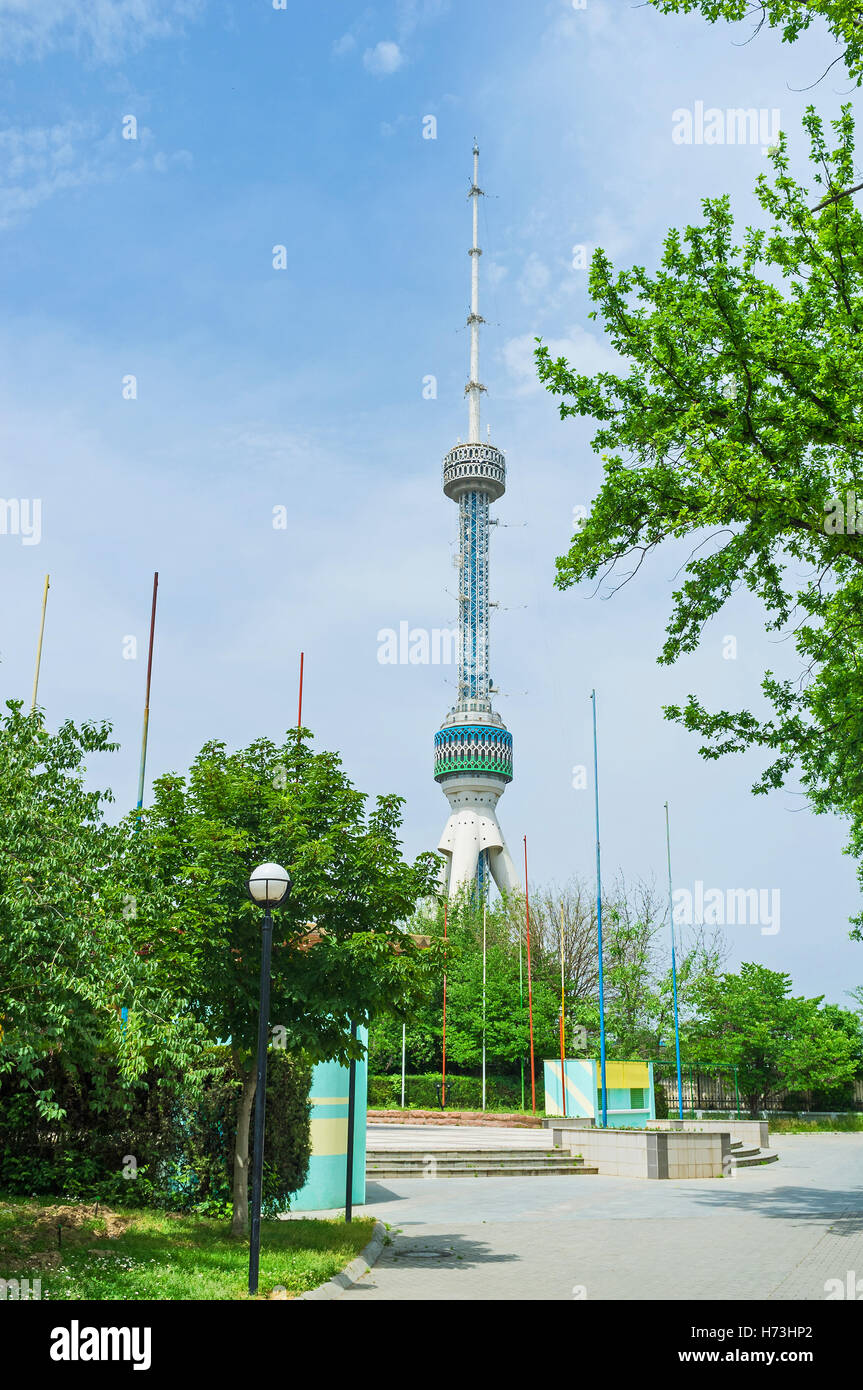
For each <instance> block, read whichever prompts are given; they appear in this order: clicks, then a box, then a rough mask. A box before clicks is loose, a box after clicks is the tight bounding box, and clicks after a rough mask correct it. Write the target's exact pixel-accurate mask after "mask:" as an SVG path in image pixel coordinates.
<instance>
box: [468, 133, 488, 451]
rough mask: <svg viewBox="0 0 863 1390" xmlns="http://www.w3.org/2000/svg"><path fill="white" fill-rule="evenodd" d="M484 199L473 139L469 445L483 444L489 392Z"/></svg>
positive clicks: (469, 316)
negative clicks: (482, 281)
mask: <svg viewBox="0 0 863 1390" xmlns="http://www.w3.org/2000/svg"><path fill="white" fill-rule="evenodd" d="M483 196H484V195H483V190H482V189H481V188H480V186H479V145H478V144H477V142H476V140H474V142H473V182H472V183H471V186H470V192H469V193H468V197H469V198H471V199H472V200H473V243H472V245H471V248H470V251H469V252H468V254H469V256H470V258H471V267H470V314H469V315H468V320H467V322H468V327H469V328H470V381H469V382H468V384H467V386H466V387H465V388H464V389H465V395H466V396H468V397H469V398H470V400H469V421H468V436H467V437H468V443H469V444H479V442H480V438H479V402H480V396H481V395H482V392H483V391H484V390H485V389H486V388H485V387H484V386H483V384H482V382H481V381H480V379H479V326H480V324H481V323H485V319H484V318H483V317H482V314H481V313H480V311H479V258H480V256H481V255H482V251H481V250H480V245H479V200H480V198H481V197H483Z"/></svg>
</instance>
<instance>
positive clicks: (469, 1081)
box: [369, 1067, 545, 1110]
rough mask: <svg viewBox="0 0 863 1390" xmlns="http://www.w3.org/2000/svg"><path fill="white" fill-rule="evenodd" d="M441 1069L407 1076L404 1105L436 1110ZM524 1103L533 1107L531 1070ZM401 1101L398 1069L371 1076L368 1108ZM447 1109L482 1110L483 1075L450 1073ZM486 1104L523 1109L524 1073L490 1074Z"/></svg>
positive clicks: (541, 1102) (540, 1105)
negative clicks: (531, 1102)
mask: <svg viewBox="0 0 863 1390" xmlns="http://www.w3.org/2000/svg"><path fill="white" fill-rule="evenodd" d="M440 1079H441V1077H440V1072H426V1073H425V1074H424V1075H420V1076H406V1077H405V1105H406V1106H407V1107H408V1108H409V1109H411V1110H436V1109H437V1108H438V1107H439V1105H440V1099H439V1096H438V1092H437V1089H436V1088H437V1087H438V1086H439V1085H440ZM524 1099H525V1106H526V1108H527V1109H528V1110H529V1109H530V1070H529V1068H527V1067H526V1068H525V1073H524ZM401 1103H402V1078H401V1073H400V1072H399V1073H398V1074H396V1075H391V1076H370V1077H369V1109H370V1110H392V1109H398V1108H399V1107H400V1106H401ZM536 1107H537V1109H538V1110H543V1109H544V1108H545V1091H544V1089H543V1085H542V1072H541V1071H540V1070H539V1069H537V1074H536ZM446 1108H447V1110H481V1109H482V1077H481V1076H456V1075H452V1074H448V1075H447V1079H446ZM486 1108H487V1109H488V1110H520V1109H521V1076H520V1075H519V1074H517V1075H515V1076H489V1077H487V1079H486Z"/></svg>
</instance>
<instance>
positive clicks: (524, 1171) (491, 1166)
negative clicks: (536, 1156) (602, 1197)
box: [366, 1157, 599, 1182]
mask: <svg viewBox="0 0 863 1390" xmlns="http://www.w3.org/2000/svg"><path fill="white" fill-rule="evenodd" d="M598 1172H599V1169H598V1168H588V1167H586V1166H585V1165H584V1164H582V1163H561V1164H553V1165H545V1164H543V1165H538V1164H536V1163H531V1162H530V1161H529V1160H528V1161H527V1162H525V1163H488V1162H487V1161H486V1160H485V1158H484V1157H480V1160H479V1162H477V1163H470V1164H464V1165H455V1164H446V1163H438V1164H436V1165H435V1167H434V1168H433V1169H430V1168H426V1167H424V1166H423V1165H422V1164H415V1165H412V1166H410V1167H409V1166H408V1165H406V1164H405V1165H403V1166H401V1165H391V1164H380V1165H379V1166H375V1167H371V1168H370V1167H368V1165H367V1166H366V1177H367V1179H368V1180H369V1181H370V1182H381V1181H388V1182H398V1181H400V1180H402V1179H405V1178H417V1179H426V1180H430V1179H435V1178H554V1177H564V1178H565V1177H570V1178H576V1177H581V1176H588V1175H590V1174H594V1173H598Z"/></svg>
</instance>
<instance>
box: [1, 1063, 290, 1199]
mask: <svg viewBox="0 0 863 1390" xmlns="http://www.w3.org/2000/svg"><path fill="white" fill-rule="evenodd" d="M211 1060H212V1068H211V1072H210V1076H209V1078H208V1080H207V1081H206V1082H205V1083H204V1086H203V1089H202V1091H201V1092H200V1093H199V1094H196V1095H194V1096H191V1095H189V1094H187V1093H185V1092H184V1090H183V1088H182V1086H180V1085H178V1084H177V1083H176V1081H173V1082H172V1081H171V1080H170V1079H169V1078H166V1077H164V1076H160V1075H158V1074H149V1075H147V1076H146V1077H144V1078H142V1083H141V1085H140V1086H139V1087H136V1088H135V1089H134V1090H133V1091H129V1090H121V1089H118V1088H117V1087H116V1084H115V1083H116V1075H115V1074H112V1073H111V1072H110V1069H109V1070H108V1073H107V1077H106V1075H102V1076H100V1077H99V1079H98V1080H99V1085H98V1087H97V1086H95V1085H94V1083H93V1078H91V1077H88V1076H86V1075H79V1074H77V1073H74V1072H72V1071H70V1070H68V1069H67V1068H65V1066H64V1064H63V1059H62V1056H60V1055H59V1054H58V1055H55V1056H53V1057H51V1058H50V1059H48V1061H47V1063H46V1071H47V1072H49V1073H50V1081H51V1084H52V1085H53V1086H54V1088H55V1091H56V1095H57V1099H58V1101H59V1103H60V1104H61V1105H62V1106H63V1108H64V1110H65V1111H66V1114H65V1116H64V1118H63V1119H62V1120H51V1121H46V1120H44V1119H43V1118H42V1117H41V1116H39V1115H38V1113H37V1111H36V1105H35V1096H34V1094H33V1092H32V1091H31V1090H30V1089H29V1088H28V1087H26V1086H22V1085H21V1083H20V1081H19V1079H18V1078H16V1077H15V1076H12V1075H5V1076H0V1187H2V1188H3V1190H5V1191H7V1192H10V1193H14V1194H17V1195H21V1196H42V1195H46V1196H49V1195H50V1196H55V1197H61V1198H63V1199H65V1200H69V1201H79V1200H94V1199H97V1198H98V1199H99V1200H101V1201H106V1202H108V1201H110V1202H113V1203H115V1204H119V1203H125V1204H127V1205H136V1206H158V1207H167V1208H169V1209H172V1210H175V1211H196V1212H200V1213H201V1214H203V1215H208V1216H222V1215H226V1214H230V1211H231V1188H232V1175H233V1149H232V1137H233V1127H234V1117H235V1114H236V1097H237V1093H238V1091H239V1089H240V1084H241V1083H240V1080H239V1077H238V1076H237V1074H236V1072H235V1069H234V1064H233V1060H232V1058H231V1054H230V1050H229V1049H228V1048H215V1049H213V1053H212V1059H211ZM310 1079H311V1071H310V1067H309V1065H308V1064H307V1063H306V1062H305V1061H304V1060H298V1059H296V1058H293V1057H290V1056H288V1055H287V1054H286V1053H283V1052H275V1051H274V1052H272V1053H271V1054H270V1058H269V1063H268V1078H267V1123H266V1133H265V1139H264V1189H263V1199H264V1209H265V1210H269V1211H274V1210H276V1209H284V1208H285V1207H286V1206H287V1205H288V1199H289V1197H290V1194H291V1193H293V1192H296V1191H297V1190H298V1188H300V1187H302V1185H303V1183H304V1181H305V1177H306V1173H307V1171H308V1163H309V1155H310V1147H311V1146H310V1138H309V1112H310V1104H309V1098H308V1097H309V1085H310ZM130 1159H134V1163H131V1162H130Z"/></svg>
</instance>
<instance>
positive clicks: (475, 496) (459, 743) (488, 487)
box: [434, 145, 518, 894]
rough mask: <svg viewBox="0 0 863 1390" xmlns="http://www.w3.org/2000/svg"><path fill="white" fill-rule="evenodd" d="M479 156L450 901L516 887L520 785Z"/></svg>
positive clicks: (449, 744) (444, 846) (447, 845)
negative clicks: (515, 818)
mask: <svg viewBox="0 0 863 1390" xmlns="http://www.w3.org/2000/svg"><path fill="white" fill-rule="evenodd" d="M482 196H483V192H482V189H481V188H480V187H479V149H478V148H477V146H476V145H474V149H473V182H472V184H471V188H470V192H469V194H468V197H469V198H470V199H471V201H472V205H473V244H472V245H471V247H470V251H469V255H470V257H471V301H470V314H469V315H468V320H467V323H468V327H469V328H470V380H469V381H468V383H467V386H466V387H465V395H466V396H467V397H468V410H469V416H468V438H467V443H465V444H461V443H459V444H456V446H455V448H453V449H450V451H449V453H448V454H447V455H446V458H445V459H444V463H443V490H444V493H445V494H446V496H447V497H449V498H450V499H451V500H452V501H453V502H455V503H457V505H458V513H459V514H458V527H459V584H458V690H457V698H456V702H455V704H454V706H453V708H452V709H451V710H450V712H449V714H448V715H447V717H446V719H445V720H444V722H443V724H442V725H441V727H440V729H439V730H438V732H437V733H436V734H435V770H434V775H435V780H436V781H437V782H439V783H440V785H441V787H442V789H443V792H444V794H445V796H446V798H447V800H448V802H449V805H450V817H449V820H448V821H447V823H446V827H445V828H444V832H443V835H442V836H441V839H440V843H439V845H438V850H439V851H440V852H441V853H442V854H444V855H445V856H446V860H447V864H446V874H445V877H446V888H447V891H448V893H449V894H453V893H455V892H458V890H459V889H461V888H463V887H469V888H471V887H473V886H474V885H476V887H477V888H478V890H479V891H480V892H485V891H486V888H487V883H488V876H489V874H490V875H491V877H492V878H493V879H494V881H495V883H496V884H497V886H498V888H499V890H500V891H501V893H508V892H511V891H512V890H513V889H515V888H517V886H518V881H517V876H516V872H515V866H514V865H513V862H512V858H511V856H510V853H509V850H508V849H507V846H506V841H505V840H504V837H503V832H502V830H501V828H500V825H499V823H498V819H497V809H496V808H497V803H498V800H499V799H500V797H501V795H502V793H503V792H504V790H505V788H506V786H507V783H509V782H511V781H512V734H510V733H509V731H508V730H507V728H506V727H505V725H504V723H503V720H502V719H501V717H500V715H499V714H496V713H495V712H494V710H493V709H492V704H491V697H492V693H493V689H494V688H493V686H492V683H491V676H490V674H489V524H490V519H489V507H490V506H491V504H492V503H494V502H497V501H499V500H500V498H501V497H502V496H503V494H504V492H505V490H506V461H505V459H504V456H503V454H502V453H501V451H500V449H497V448H495V446H494V445H493V444H491V443H490V442H486V443H483V442H482V441H481V439H480V399H481V396H482V393H483V391H485V389H486V388H485V387H484V386H483V384H482V383H481V381H480V379H479V330H480V325H481V324H482V323H484V322H485V320H484V319H483V318H482V316H481V314H480V312H479V260H480V256H481V255H482V251H481V250H480V247H479V244H478V230H479V216H478V213H479V199H480V198H481V197H482Z"/></svg>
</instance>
